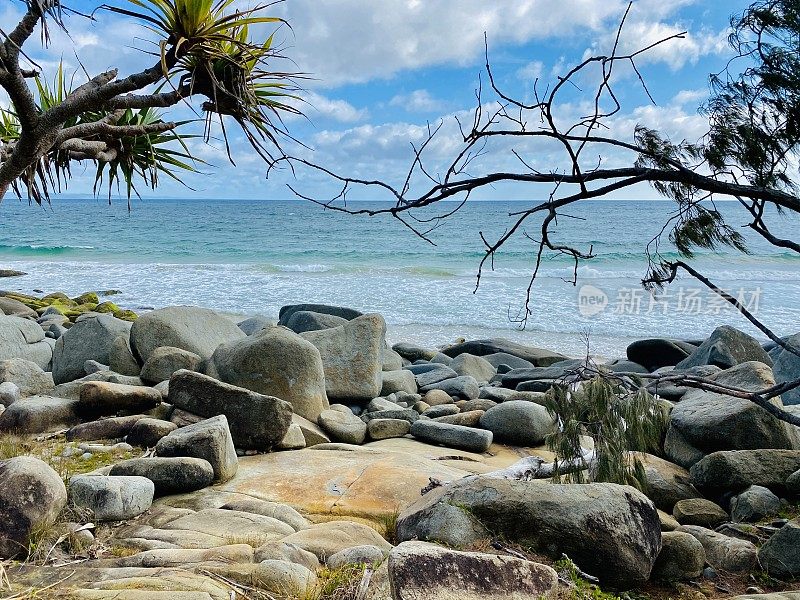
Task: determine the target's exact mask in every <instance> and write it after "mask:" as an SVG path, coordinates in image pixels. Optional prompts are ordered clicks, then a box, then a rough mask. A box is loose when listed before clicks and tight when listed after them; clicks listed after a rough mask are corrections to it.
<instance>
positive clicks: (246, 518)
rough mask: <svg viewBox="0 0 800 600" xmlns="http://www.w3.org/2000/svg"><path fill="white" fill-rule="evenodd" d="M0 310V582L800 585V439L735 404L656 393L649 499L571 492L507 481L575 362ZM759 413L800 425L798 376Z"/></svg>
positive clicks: (307, 312) (733, 591) (724, 353)
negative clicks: (775, 412)
mask: <svg viewBox="0 0 800 600" xmlns="http://www.w3.org/2000/svg"><path fill="white" fill-rule="evenodd" d="M111 292H113V291H109V292H108V293H107V294H108V295H112V294H111ZM0 313H1V314H0V589H3V590H5V589H6V588H8V591H7V594H8V596H9V597H13V598H26V597H37V598H43V597H50V596H52V597H73V598H86V599H106V598H108V599H111V598H114V599H120V600H128V599H130V600H138V599H142V600H144V599H150V598H155V599H158V598H165V599H167V598H169V599H170V600H182V599H184V598H186V599H190V598H191V599H195V598H196V599H203V600H209V599H215V600H216V599H219V600H222V599H230V598H296V599H303V600H306V599H310V598H314V599H327V598H330V599H333V598H336V599H339V600H344V599H349V598H352V599H358V600H365V599H375V600H388V599H389V598H391V599H393V600H418V599H421V598H426V600H439V599H442V600H445V599H450V598H458V599H473V598H474V599H478V598H481V599H492V598H498V599H500V598H513V599H520V600H522V599H538V598H542V597H556V596H559V597H568V598H600V599H604V598H612V597H614V595H615V594H621V593H622V592H624V591H626V590H637V591H636V592H635V594H636V595H637V596H636V597H644V596H648V595H649V596H652V597H657V598H662V597H663V598H667V597H682V598H700V597H732V596H739V597H747V598H756V597H761V598H765V599H767V598H769V600H798V599H800V591H792V590H800V583H792V582H793V581H796V580H797V579H798V578H800V518H799V517H800V504H798V502H799V501H800V428H797V427H794V426H792V425H789V424H787V423H785V422H783V421H780V420H778V419H777V418H775V417H774V416H772V415H771V414H769V413H768V412H767V411H765V410H764V409H763V408H760V407H758V406H757V405H756V404H754V403H752V402H750V401H749V400H746V399H741V398H734V397H732V396H727V395H724V394H721V393H714V392H705V391H699V390H696V389H689V388H685V387H680V386H677V385H661V386H659V387H658V388H657V389H656V388H653V389H651V391H652V392H653V393H657V394H658V397H659V398H660V399H661V401H662V404H663V405H664V406H665V408H667V409H668V410H669V417H668V425H667V427H666V430H665V434H664V436H663V440H662V442H661V443H660V444H659V448H658V449H657V450H654V451H653V453H652V454H643V455H641V457H640V458H641V460H642V464H643V465H644V471H645V475H646V480H647V482H646V483H647V484H646V485H644V486H642V488H643V489H642V490H638V489H635V488H633V487H630V486H625V485H617V484H612V483H587V484H569V483H562V482H554V481H553V479H552V478H541V479H533V478H532V476H524V477H514V476H510V475H509V473H511V472H513V471H514V469H515V468H516V466H517V465H519V464H520V462H519V461H520V460H521V459H526V460H527V461H528V462H527V463H522V464H540V463H550V462H552V461H553V458H554V456H553V454H552V453H551V452H550V451H549V450H548V449H547V447H546V446H545V441H546V439H547V437H548V436H549V435H550V434H552V433H553V432H554V431H555V429H556V428H557V427H559V426H560V425H563V424H562V423H560V415H557V414H553V413H552V412H550V411H549V410H548V409H547V408H545V406H544V404H545V394H546V393H547V392H548V390H550V389H551V388H552V387H553V386H560V385H563V382H564V380H565V377H566V376H567V375H568V374H569V373H570V372H571V371H573V370H574V369H576V368H577V367H579V366H580V365H581V364H582V363H583V361H584V359H582V358H571V357H567V356H564V355H562V354H560V353H558V352H556V351H552V350H548V349H542V348H534V347H529V346H523V345H520V344H516V343H513V342H509V341H507V340H502V339H490V340H471V341H464V342H463V343H458V344H454V345H450V346H446V347H443V348H421V347H417V346H415V345H411V344H403V343H400V344H395V345H394V346H392V347H389V346H388V345H387V343H386V340H385V334H386V325H385V322H384V320H383V318H382V317H381V316H380V315H379V314H374V313H362V312H360V311H358V310H354V309H352V308H344V307H334V306H326V305H318V304H298V305H290V306H285V307H284V308H283V309H281V312H280V318H279V321H278V322H277V323H275V322H273V321H270V320H268V319H265V318H261V317H253V318H249V319H246V320H244V321H241V322H237V321H236V320H235V319H232V318H231V317H229V316H227V315H222V314H219V313H217V312H214V311H211V310H208V309H204V308H200V307H187V306H174V307H168V308H163V309H159V310H154V311H152V312H148V313H144V314H141V315H136V314H134V313H132V312H131V311H127V310H124V309H122V308H120V307H118V306H116V305H115V304H114V303H113V302H111V301H109V300H107V299H105V298H103V296H102V295H101V294H97V293H93V292H92V293H87V294H83V295H82V296H80V297H78V298H69V297H67V296H66V295H64V294H60V293H56V294H49V295H46V296H42V297H38V296H37V297H34V296H27V295H22V294H15V293H0ZM792 340H793V343H795V344H797V345H800V335H798V336H796V337H795V338H792ZM601 368H602V369H603V370H605V371H607V372H610V373H614V372H616V373H625V374H626V375H625V377H629V378H630V376H631V374H636V373H639V374H642V375H645V374H648V373H653V372H668V371H673V370H674V371H676V372H678V371H686V372H689V373H694V374H698V375H702V376H703V377H708V378H711V379H713V380H714V381H717V382H719V383H720V384H728V385H733V386H735V387H737V388H741V389H745V390H748V389H749V390H755V389H760V388H763V387H767V386H769V385H772V384H774V383H775V382H776V381H777V382H781V381H788V380H790V379H794V378H797V377H798V376H800V358H797V357H795V356H794V355H792V354H790V353H788V352H786V351H784V350H783V349H781V348H780V347H778V346H775V345H762V344H760V343H759V342H758V341H757V340H755V339H754V338H752V337H750V336H748V335H747V334H745V333H743V332H741V331H738V330H736V329H733V328H731V327H720V328H718V329H716V330H715V331H714V332H713V334H712V335H711V336H710V337H709V338H708V339H705V340H696V341H681V340H669V339H648V340H641V341H638V342H635V343H633V344H631V345H630V346H629V347H628V349H627V353H626V356H624V357H619V358H617V359H615V360H610V361H607V362H605V363H604V364H603V365H602V367H601ZM641 381H642V383H641V384H642V385H647V379H642V380H641ZM774 402H775V404H776V406H781V407H785V408H786V410H788V411H791V412H793V413H795V414H800V395H798V392H797V390H793V391H791V392H789V393H787V394H785V395H784V396H783V399H782V401H781V400H778V399H776V400H775V401H774ZM582 440H583V441H582V446H583V447H584V450H585V451H586V452H587V453H591V451H592V448H593V440H592V438H591V437H589V436H585V437H583V438H582ZM537 457H538V458H537ZM529 475H530V474H529ZM3 586H6V587H5V588H4V587H3ZM601 590H602V591H601ZM4 594H6V592H5V591H3V592H0V598H2V597H5V596H4ZM627 597H632V596H630V595H628V596H627Z"/></svg>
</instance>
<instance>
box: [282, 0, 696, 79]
mask: <svg viewBox="0 0 800 600" xmlns="http://www.w3.org/2000/svg"><path fill="white" fill-rule="evenodd" d="M686 2H687V0H683V1H682V2H663V1H662V2H655V1H652V2H651V1H643V2H641V3H637V4H636V8H635V12H636V13H637V15H638V17H637V18H640V19H647V18H648V17H650V16H652V15H655V16H658V17H659V18H660V17H661V16H662V15H666V14H669V13H671V12H672V11H674V10H677V9H678V8H679V7H680V5H681V4H684V3H686ZM626 6H627V1H626V0H606V1H602V2H601V1H598V0H515V1H514V2H513V3H510V2H486V1H485V0H459V2H458V4H457V9H456V8H455V7H454V3H453V2H452V0H425V1H424V2H422V1H408V0H384V1H381V2H364V1H363V0H291V2H287V3H285V4H283V5H278V6H276V7H275V9H277V10H278V11H281V16H284V17H285V18H287V19H288V20H289V21H290V22H291V24H292V27H293V32H294V36H295V37H294V38H291V39H290V40H289V41H288V43H289V45H290V46H291V47H290V48H289V49H288V52H289V54H290V55H291V56H292V57H293V58H294V59H295V60H296V61H297V64H298V65H299V67H300V69H301V70H303V71H308V72H310V73H313V74H314V76H315V77H316V78H318V80H319V85H324V86H335V85H339V84H342V83H347V82H364V81H369V80H371V79H374V78H387V77H391V76H393V75H395V74H396V73H398V72H400V71H403V70H407V69H415V68H419V67H424V66H429V65H435V64H459V65H465V64H473V63H474V62H475V61H476V60H478V59H480V57H481V56H482V54H483V36H484V32H486V35H487V36H488V39H489V43H490V47H497V46H498V45H501V44H506V43H512V44H521V43H526V42H529V41H532V40H546V39H552V38H557V37H571V36H574V35H575V34H576V33H578V32H580V33H581V35H584V36H586V37H591V36H593V35H594V36H600V37H602V36H603V35H605V34H606V33H607V32H608V31H610V30H612V29H613V28H614V27H615V26H616V24H617V22H618V20H619V19H620V18H621V16H622V15H623V13H624V11H625V8H626ZM670 7H671V8H670Z"/></svg>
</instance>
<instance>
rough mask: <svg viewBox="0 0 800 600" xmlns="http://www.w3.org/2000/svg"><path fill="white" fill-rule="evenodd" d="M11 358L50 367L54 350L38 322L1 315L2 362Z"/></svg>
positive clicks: (0, 358) (0, 352)
mask: <svg viewBox="0 0 800 600" xmlns="http://www.w3.org/2000/svg"><path fill="white" fill-rule="evenodd" d="M9 358H24V359H25V360H29V361H31V362H34V363H36V364H37V365H39V366H40V367H41V368H42V369H47V368H48V367H49V366H50V362H51V360H52V358H53V348H52V346H50V344H49V343H48V342H47V341H45V336H44V331H43V330H42V328H41V327H39V325H37V324H36V321H31V320H29V319H23V318H22V317H16V316H4V315H0V360H7V359H9ZM82 370H83V363H81V371H82Z"/></svg>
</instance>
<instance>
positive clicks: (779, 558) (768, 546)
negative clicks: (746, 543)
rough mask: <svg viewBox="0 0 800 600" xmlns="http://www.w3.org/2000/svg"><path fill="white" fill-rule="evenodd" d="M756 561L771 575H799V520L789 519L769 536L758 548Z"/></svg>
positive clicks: (784, 576)
mask: <svg viewBox="0 0 800 600" xmlns="http://www.w3.org/2000/svg"><path fill="white" fill-rule="evenodd" d="M758 562H759V563H760V564H761V566H762V567H763V568H764V569H765V570H766V571H767V573H769V574H770V575H771V576H772V577H778V578H780V579H790V578H795V577H797V576H798V575H800V521H798V520H797V519H795V520H794V521H789V522H788V523H787V524H786V525H784V526H783V527H781V528H780V529H779V530H778V532H777V533H775V534H774V535H773V536H772V537H770V538H769V539H768V540H767V541H766V542H765V543H764V545H763V546H761V548H760V549H759V550H758Z"/></svg>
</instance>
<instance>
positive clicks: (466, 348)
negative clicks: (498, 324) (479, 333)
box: [443, 338, 567, 367]
mask: <svg viewBox="0 0 800 600" xmlns="http://www.w3.org/2000/svg"><path fill="white" fill-rule="evenodd" d="M443 352H444V353H445V354H446V355H447V356H458V355H459V354H463V353H464V352H467V353H469V354H474V355H475V356H485V355H487V354H496V353H498V352H504V353H506V354H511V355H512V356H516V357H518V358H521V359H523V360H527V361H528V362H530V363H533V364H534V365H536V366H537V367H546V366H548V365H550V364H552V363H554V362H559V361H561V360H564V359H565V358H567V357H566V356H564V355H563V354H559V353H558V352H552V351H550V350H544V349H542V348H533V347H531V346H523V345H522V344H517V343H515V342H511V341H509V340H506V339H503V338H493V339H486V340H472V341H468V342H464V343H462V344H456V345H454V346H450V347H449V348H445V349H444V350H443Z"/></svg>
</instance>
